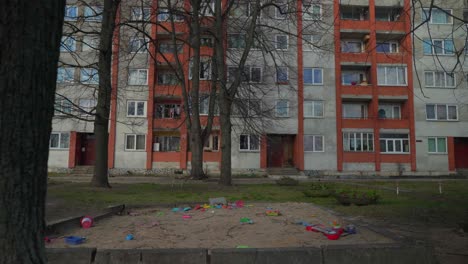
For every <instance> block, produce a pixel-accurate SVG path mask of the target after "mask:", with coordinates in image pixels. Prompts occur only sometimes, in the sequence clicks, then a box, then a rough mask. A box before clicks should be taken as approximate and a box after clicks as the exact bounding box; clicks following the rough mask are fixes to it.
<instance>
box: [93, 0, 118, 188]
mask: <svg viewBox="0 0 468 264" xmlns="http://www.w3.org/2000/svg"><path fill="white" fill-rule="evenodd" d="M119 3H120V0H105V1H104V8H103V19H102V24H101V33H100V44H99V63H98V66H99V69H98V73H99V88H98V100H97V106H96V117H95V120H94V135H95V137H96V163H95V165H94V175H93V179H92V180H91V184H92V185H94V186H97V187H110V185H109V180H108V177H107V175H108V168H107V157H108V152H107V151H108V142H109V133H108V128H109V114H110V102H111V92H112V84H111V70H112V39H113V36H114V30H115V18H116V15H117V10H118V7H119ZM115 59H118V58H115Z"/></svg>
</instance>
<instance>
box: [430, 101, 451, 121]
mask: <svg viewBox="0 0 468 264" xmlns="http://www.w3.org/2000/svg"><path fill="white" fill-rule="evenodd" d="M426 120H443V121H457V120H458V108H457V106H456V105H446V104H427V105H426Z"/></svg>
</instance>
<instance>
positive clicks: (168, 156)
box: [153, 152, 180, 162]
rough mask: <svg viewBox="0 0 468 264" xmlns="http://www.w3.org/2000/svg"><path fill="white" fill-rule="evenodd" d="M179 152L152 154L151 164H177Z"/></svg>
mask: <svg viewBox="0 0 468 264" xmlns="http://www.w3.org/2000/svg"><path fill="white" fill-rule="evenodd" d="M179 156H180V152H153V162H179Z"/></svg>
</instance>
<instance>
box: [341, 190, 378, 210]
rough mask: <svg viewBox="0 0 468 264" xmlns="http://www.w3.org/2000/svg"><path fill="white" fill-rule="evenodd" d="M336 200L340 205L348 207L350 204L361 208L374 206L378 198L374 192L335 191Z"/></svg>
mask: <svg viewBox="0 0 468 264" xmlns="http://www.w3.org/2000/svg"><path fill="white" fill-rule="evenodd" d="M335 198H336V200H337V201H338V202H339V203H341V204H342V205H350V204H351V203H353V204H355V205H358V206H361V205H369V204H375V203H377V201H378V200H379V199H380V196H379V195H378V194H377V192H376V191H375V190H370V191H350V190H337V191H336V192H335Z"/></svg>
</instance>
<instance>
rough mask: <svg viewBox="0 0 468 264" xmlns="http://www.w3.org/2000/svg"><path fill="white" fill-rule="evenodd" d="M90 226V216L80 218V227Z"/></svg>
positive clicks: (91, 224) (91, 220)
mask: <svg viewBox="0 0 468 264" xmlns="http://www.w3.org/2000/svg"><path fill="white" fill-rule="evenodd" d="M91 226H93V218H92V217H91V216H85V217H83V218H81V227H83V228H90V227H91Z"/></svg>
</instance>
